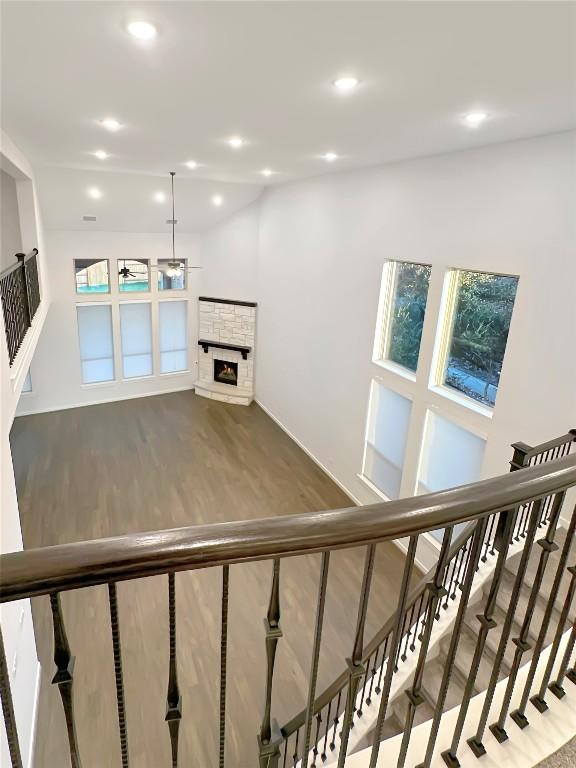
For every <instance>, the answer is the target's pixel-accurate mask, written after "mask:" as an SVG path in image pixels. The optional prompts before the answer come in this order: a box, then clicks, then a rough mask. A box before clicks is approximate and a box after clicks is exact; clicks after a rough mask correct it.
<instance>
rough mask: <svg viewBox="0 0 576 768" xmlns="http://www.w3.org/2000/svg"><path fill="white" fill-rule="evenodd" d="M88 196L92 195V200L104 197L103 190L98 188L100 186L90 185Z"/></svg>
mask: <svg viewBox="0 0 576 768" xmlns="http://www.w3.org/2000/svg"><path fill="white" fill-rule="evenodd" d="M88 197H91V198H92V200H100V198H101V197H102V192H101V191H100V190H99V189H98V187H90V189H88Z"/></svg>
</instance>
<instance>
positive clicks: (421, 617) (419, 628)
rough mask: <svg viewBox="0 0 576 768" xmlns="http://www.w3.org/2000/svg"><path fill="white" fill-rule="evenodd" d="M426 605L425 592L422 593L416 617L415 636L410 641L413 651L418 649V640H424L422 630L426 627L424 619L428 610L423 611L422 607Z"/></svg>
mask: <svg viewBox="0 0 576 768" xmlns="http://www.w3.org/2000/svg"><path fill="white" fill-rule="evenodd" d="M423 606H424V593H422V594H421V595H420V599H419V600H418V612H417V615H418V618H417V619H416V626H415V627H414V637H413V638H412V642H411V643H410V650H411V651H412V653H414V651H415V650H416V640H422V637H421V635H422V630H423V628H424V624H423V621H424V620H425V615H426V611H423V610H422V608H423ZM421 625H422V626H421Z"/></svg>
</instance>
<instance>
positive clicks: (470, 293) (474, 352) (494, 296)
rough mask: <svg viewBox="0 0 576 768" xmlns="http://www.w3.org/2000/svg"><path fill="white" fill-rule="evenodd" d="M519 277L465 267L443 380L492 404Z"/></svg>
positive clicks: (459, 287) (473, 396) (459, 283)
mask: <svg viewBox="0 0 576 768" xmlns="http://www.w3.org/2000/svg"><path fill="white" fill-rule="evenodd" d="M517 287H518V278H517V277H510V276H507V275H490V274H486V273H483V272H467V271H460V272H458V275H457V286H456V288H457V293H456V304H455V308H454V317H453V325H452V334H451V339H450V346H449V351H448V360H447V365H446V370H445V375H444V382H445V383H446V384H448V386H450V387H453V388H454V389H457V390H459V391H460V392H463V393H464V394H465V395H467V396H468V397H472V398H473V399H474V400H478V401H479V402H482V403H485V404H487V405H490V406H493V405H494V403H495V401H496V392H497V390H498V383H499V381H500V371H501V368H502V361H503V360H504V352H505V350H506V342H507V340H508V331H509V328H510V320H511V318H512V309H513V307H514V299H515V298H516V289H517Z"/></svg>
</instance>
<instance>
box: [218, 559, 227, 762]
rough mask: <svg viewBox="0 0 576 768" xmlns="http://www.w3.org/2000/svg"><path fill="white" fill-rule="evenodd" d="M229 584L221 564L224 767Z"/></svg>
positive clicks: (221, 758)
mask: <svg viewBox="0 0 576 768" xmlns="http://www.w3.org/2000/svg"><path fill="white" fill-rule="evenodd" d="M229 584H230V566H229V565H224V566H222V617H221V627H220V740H219V762H218V765H219V766H220V768H224V758H225V753H226V663H227V656H228V592H229Z"/></svg>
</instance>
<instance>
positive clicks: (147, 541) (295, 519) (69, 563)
mask: <svg viewBox="0 0 576 768" xmlns="http://www.w3.org/2000/svg"><path fill="white" fill-rule="evenodd" d="M575 439H576V433H575V432H570V433H568V434H567V435H564V436H562V437H560V438H558V439H557V440H555V441H552V442H551V443H546V444H545V445H543V446H538V447H536V448H532V447H530V446H526V445H525V444H515V446H514V449H515V454H514V458H513V462H512V468H513V469H514V470H519V471H513V472H512V473H509V474H507V475H503V476H501V477H496V478H493V479H489V480H484V481H482V482H479V483H474V484H472V485H467V486H463V487H461V488H455V489H451V490H447V491H442V492H439V493H432V494H428V495H425V496H419V497H416V498H408V499H402V500H399V501H393V502H388V503H382V504H375V505H371V506H364V507H355V508H353V509H341V510H331V511H327V512H319V513H309V514H301V515H295V516H287V517H275V518H268V519H259V520H248V521H243V522H228V523H220V524H213V525H201V526H192V527H187V528H179V529H174V530H167V531H156V532H152V533H142V534H135V535H125V536H119V537H115V538H110V539H101V540H96V541H84V542H78V543H72V544H65V545H58V546H52V547H45V548H42V549H36V550H27V551H23V552H17V553H10V554H5V555H2V556H0V603H5V602H10V601H14V600H20V599H23V598H29V597H38V596H46V597H48V598H49V601H50V607H51V616H52V624H53V632H54V663H55V667H56V671H55V675H54V678H53V680H52V682H53V683H54V684H55V685H57V687H58V689H59V692H60V694H61V698H62V705H63V710H64V716H65V722H66V727H67V737H68V746H69V756H70V765H71V766H72V768H80V765H81V758H80V749H79V743H78V739H77V735H76V725H75V714H74V698H75V697H74V692H73V683H74V679H73V678H74V657H73V655H72V650H73V649H71V647H70V644H69V641H68V637H67V632H66V627H65V621H64V614H63V611H62V606H61V597H60V596H61V593H62V592H66V591H69V590H77V589H83V588H86V587H94V586H97V585H104V584H105V585H107V588H108V602H109V609H110V632H111V637H112V650H113V654H114V670H115V679H116V697H117V702H116V703H117V712H118V739H119V745H120V753H121V761H122V766H123V768H127V766H129V762H130V754H129V750H128V725H127V723H128V720H127V718H126V705H125V696H124V679H123V666H122V644H121V641H120V624H121V616H120V613H119V606H118V600H117V593H116V584H117V582H119V581H124V580H133V579H140V578H143V577H146V576H153V575H160V574H163V575H165V577H166V594H167V601H168V616H169V643H168V648H167V649H166V650H167V653H166V665H165V674H166V679H167V682H168V686H167V697H166V716H165V720H166V722H167V725H168V729H167V732H166V738H167V739H169V741H170V751H171V763H172V767H173V768H177V766H178V764H179V762H178V759H179V758H178V754H179V729H180V727H183V728H197V727H198V724H197V723H195V722H194V721H190V720H186V719H185V718H184V716H183V709H182V698H183V697H182V691H181V690H180V688H179V685H178V650H177V644H176V585H177V580H178V573H179V572H182V571H191V570H196V569H205V568H221V569H222V582H221V584H222V587H221V601H220V604H219V605H218V606H215V607H214V611H215V614H216V615H217V616H218V621H215V622H214V623H215V624H218V625H219V627H220V632H219V637H217V638H213V639H214V641H216V642H219V643H220V679H219V680H215V681H214V686H215V688H216V690H218V691H219V696H220V718H219V745H218V753H217V755H215V757H216V758H217V760H218V765H219V766H220V767H221V768H222V767H223V766H224V755H225V744H226V741H225V740H226V694H227V676H228V671H227V655H228V654H227V651H228V618H229V617H228V597H229V588H230V565H231V564H242V563H249V562H254V561H269V562H270V566H271V584H270V599H269V605H268V611H267V615H266V617H265V622H264V625H265V633H264V638H263V640H264V643H265V647H266V661H265V663H264V667H263V669H262V676H263V678H264V679H265V681H266V685H265V693H264V697H263V705H262V711H261V727H260V732H259V737H258V749H259V764H260V766H261V768H279V766H280V765H282V766H283V768H285V767H286V766H291V767H292V768H296V766H300V768H305V767H306V766H312V765H318V764H319V763H318V758H320V760H321V761H322V763H324V762H325V761H327V758H328V757H329V756H330V760H331V761H332V760H334V761H336V760H337V765H338V767H339V768H341V766H344V765H345V763H346V758H347V753H348V746H349V739H350V734H351V730H352V728H353V727H354V723H355V721H356V722H357V721H358V718H359V717H362V709H363V708H365V707H370V706H371V703H372V704H374V707H375V710H376V711H375V713H374V714H375V717H374V729H373V731H372V737H371V744H372V752H371V757H370V766H371V768H374V766H376V763H377V760H378V754H379V750H380V748H381V741H382V738H383V733H382V727H383V724H384V721H385V719H386V717H387V715H388V710H389V705H390V703H391V691H392V686H393V681H394V676H395V674H396V672H397V670H398V667H399V665H400V664H401V663H402V662H403V661H404V659H405V658H406V655H407V649H410V651H415V655H414V656H413V659H414V660H415V661H416V666H415V669H414V674H413V678H412V683H411V685H410V686H409V689H408V690H407V691H406V693H407V696H408V701H409V707H408V711H407V715H406V722H405V726H404V730H403V737H402V747H401V750H400V755H399V757H398V761H397V765H398V766H399V767H400V768H401V767H402V766H404V765H405V762H406V755H407V750H408V746H409V743H410V738H411V734H412V730H413V727H414V714H415V710H416V708H417V707H418V706H419V704H421V703H422V701H423V698H422V695H421V686H422V674H423V668H424V664H425V663H426V661H427V658H428V654H429V652H430V650H431V645H430V640H431V634H432V630H433V626H434V624H435V622H436V620H437V618H438V614H439V612H440V611H442V610H443V608H445V607H446V604H448V602H449V601H450V602H453V604H454V605H455V607H456V608H457V614H456V616H455V619H454V624H453V626H452V629H451V635H450V647H449V650H448V652H447V660H446V664H445V667H444V669H443V677H442V681H441V684H440V688H439V692H438V696H437V700H436V702H435V708H434V716H433V720H432V726H431V729H430V735H429V739H428V741H427V744H426V745H425V746H424V753H423V755H422V766H425V768H429V766H430V764H431V760H432V756H433V754H437V753H438V751H439V750H442V757H443V758H444V760H445V762H446V763H447V765H448V766H457V765H458V764H459V762H458V758H457V753H458V751H459V749H460V748H461V747H462V742H463V740H464V739H466V741H467V743H468V746H469V747H470V749H471V750H472V751H473V753H474V754H475V755H476V756H477V757H480V756H481V755H482V754H484V752H485V750H486V749H487V748H488V746H485V745H484V744H483V736H484V732H485V729H486V727H487V724H488V717H489V714H490V704H491V702H492V700H493V696H494V690H495V686H496V684H497V682H498V679H499V673H500V668H501V666H502V662H503V657H504V653H505V652H506V650H507V648H508V647H509V644H511V645H512V646H514V647H515V648H516V650H515V655H514V661H513V665H512V670H511V672H510V676H509V678H508V683H507V686H508V687H507V691H506V696H505V699H504V702H503V704H502V708H501V710H500V712H499V715H498V720H497V721H496V722H494V723H493V724H491V725H490V730H491V731H492V733H493V734H494V735H495V736H496V738H497V739H498V741H502V740H504V739H506V738H507V735H506V732H505V730H504V724H505V722H506V721H507V719H508V716H510V717H511V719H512V721H513V722H514V723H515V724H516V725H517V726H518V727H520V728H524V727H526V725H527V724H528V720H527V718H526V715H525V710H526V708H527V705H528V702H531V703H532V704H533V706H534V707H535V708H536V710H538V711H540V712H542V711H544V710H545V709H546V707H547V704H546V701H545V696H546V695H547V693H548V691H551V692H552V693H553V694H554V695H556V696H563V695H564V689H563V687H562V683H563V681H564V679H565V678H568V679H570V680H576V668H574V665H573V660H572V654H573V651H574V645H575V642H576V624H575V623H574V622H573V621H572V622H571V615H572V610H573V605H572V603H573V598H574V595H575V593H576V563H575V562H572V560H573V557H574V553H573V552H572V553H571V551H570V548H571V544H572V542H573V539H574V531H575V529H576V509H575V510H574V511H573V512H570V511H568V510H566V514H565V516H564V519H566V520H567V524H568V530H567V532H566V537H565V539H564V543H563V544H562V546H561V550H560V552H559V556H558V558H557V560H556V561H553V562H552V564H549V563H548V558H549V555H550V553H551V552H553V551H554V550H555V549H558V545H557V544H556V541H555V540H556V539H557V538H558V537H557V535H556V534H557V528H558V526H559V522H560V516H561V512H562V508H563V504H564V501H565V495H566V491H567V490H568V489H570V488H573V487H576V455H574V454H571V448H572V446H573V445H575ZM462 523H466V524H467V527H466V528H465V529H464V531H463V532H462V534H460V536H458V537H457V538H456V539H455V541H454V542H452V534H453V531H454V527H455V526H456V525H460V524H462ZM442 529H443V537H442V544H441V547H440V550H439V554H438V560H437V562H436V564H435V566H434V567H433V568H432V569H431V570H430V572H429V573H428V575H427V576H426V578H425V579H423V580H422V581H421V582H420V583H419V584H418V586H417V587H416V588H415V589H413V590H410V582H411V577H412V575H413V569H414V561H415V554H416V548H417V545H418V540H419V537H420V535H421V534H423V533H426V532H429V531H439V530H442ZM539 532H541V533H542V538H540V539H539V540H538V541H536V536H537V534H538V533H539ZM404 538H408V539H409V545H408V551H407V555H406V559H405V563H404V570H403V576H402V581H401V587H400V590H399V592H398V595H397V608H396V610H395V612H394V614H393V615H392V617H391V618H390V620H389V621H388V622H387V623H386V624H385V625H384V626H383V627H382V629H381V630H380V631H379V632H378V633H377V635H376V637H375V638H373V640H372V641H370V642H369V643H368V644H366V645H365V643H364V633H365V626H366V618H367V607H368V601H369V597H370V591H371V582H372V573H373V567H374V558H375V549H376V546H377V544H378V543H379V542H382V541H392V540H397V539H404ZM515 541H516V542H517V546H518V547H519V549H520V551H521V553H522V554H521V559H520V564H519V565H518V568H517V572H516V576H515V581H514V587H513V590H512V595H511V599H510V606H509V610H508V612H507V614H506V618H505V619H504V623H503V624H502V627H501V635H500V640H499V647H498V653H497V655H496V658H495V660H494V662H493V663H492V664H493V666H492V672H491V675H492V677H491V682H490V687H489V688H488V689H487V690H486V700H485V705H484V709H483V711H482V714H481V716H480V720H479V722H476V721H474V720H473V719H472V718H471V717H470V714H469V705H470V701H471V697H472V695H473V686H474V682H475V678H476V674H477V672H478V666H479V664H480V661H481V660H482V657H483V651H484V648H485V644H486V641H487V636H488V634H489V632H491V631H492V630H493V629H494V628H495V627H496V626H497V622H496V621H495V618H494V608H495V596H496V594H497V593H498V591H499V589H500V585H501V582H502V578H503V570H504V565H505V563H506V560H507V558H508V555H509V552H510V550H511V548H512V546H513V542H515ZM536 545H539V546H536ZM352 547H362V548H363V549H364V552H365V559H364V575H363V579H362V584H361V588H360V593H359V596H358V610H357V622H356V628H355V633H354V641H353V646H352V648H351V651H350V657H349V658H348V659H346V660H344V659H343V660H342V669H343V672H342V674H341V675H340V677H338V678H337V679H336V680H335V681H334V683H333V684H332V685H331V686H329V688H328V689H327V690H326V691H324V693H322V694H321V695H320V696H318V695H317V693H316V683H317V673H318V664H319V658H320V651H321V642H322V626H323V617H324V608H325V602H326V589H327V581H328V573H329V567H330V554H331V552H332V551H334V550H338V549H341V548H352ZM310 554H316V555H318V557H319V559H320V561H321V562H320V577H319V582H318V592H317V604H316V617H315V622H314V634H313V640H312V649H311V664H310V674H309V677H308V681H307V694H306V700H307V706H306V708H305V709H304V710H303V711H302V712H301V713H300V714H298V715H296V716H295V717H294V718H293V719H292V720H291V721H290V723H288V724H286V725H285V726H284V727H282V728H280V727H279V726H278V725H277V724H276V722H275V720H274V717H273V715H274V712H273V699H272V693H273V687H274V682H275V672H274V671H275V658H276V652H277V648H278V644H279V643H280V642H281V641H282V631H281V628H280V621H281V602H282V601H281V597H282V579H281V563H282V560H283V559H284V558H287V557H298V556H303V555H310ZM530 556H532V557H533V558H536V559H537V561H538V570H537V574H536V577H535V578H534V581H533V583H532V584H531V585H530V587H529V589H530V599H529V600H528V602H527V603H525V602H524V603H523V602H522V600H520V599H519V598H520V590H521V588H522V586H523V583H524V578H525V574H526V568H527V564H528V559H529V558H530ZM490 557H493V558H494V565H493V569H492V573H491V576H490V588H489V592H488V595H487V597H486V599H485V600H483V601H482V602H481V603H478V604H477V609H478V620H479V622H480V624H479V630H478V635H477V640H476V651H475V654H474V660H473V662H472V666H471V669H470V674H469V677H468V683H467V687H466V690H465V692H464V694H463V698H462V700H461V702H460V714H459V718H458V721H457V723H456V725H455V728H454V729H453V731H452V732H451V733H450V736H449V740H448V741H446V740H445V739H444V738H443V739H442V743H440V744H437V743H436V742H437V741H439V740H440V739H439V725H440V721H441V719H442V717H443V713H444V711H445V702H446V694H447V690H448V687H449V685H450V680H451V674H452V669H453V664H454V659H455V655H456V651H457V647H458V643H459V639H460V635H461V632H462V621H463V616H464V612H465V610H466V609H467V607H468V605H469V603H470V598H471V593H472V586H473V582H474V579H475V576H476V572H477V570H478V568H479V565H480V563H481V562H482V561H486V560H487V559H488V558H490ZM571 558H572V560H571ZM547 569H548V570H552V569H553V570H554V576H553V582H552V583H551V585H550V582H551V581H552V580H551V579H547V581H546V584H548V586H547V587H546V589H547V590H548V591H547V592H546V598H545V599H546V601H547V606H548V607H547V609H546V611H545V614H544V617H543V619H542V622H541V626H538V627H537V628H534V627H532V628H531V627H530V625H531V622H533V617H534V603H535V601H536V598H537V596H538V595H539V594H540V595H541V594H542V592H541V590H542V589H544V588H545V580H544V577H545V576H548V574H547ZM561 585H564V589H563V591H562V590H561ZM564 595H565V597H564V599H563V606H562V610H561V613H560V615H559V617H558V616H557V615H556V614H555V613H554V611H553V610H552V608H553V606H554V605H555V604H557V602H558V600H559V599H561V598H562V597H563V596H564ZM215 618H216V617H215ZM253 618H254V621H259V617H257V616H255V617H253ZM571 623H572V626H573V629H572V637H571V639H570V640H569V642H568V645H567V646H566V650H561V642H560V641H561V638H562V636H563V633H564V632H565V631H566V630H567V629H568V628H569V627H570V624H571ZM531 629H536V630H537V638H538V639H537V641H536V646H535V649H534V650H535V653H534V657H533V662H532V666H534V664H535V663H536V662H537V659H538V656H539V655H540V651H541V650H542V648H543V645H544V642H545V638H546V635H547V632H549V631H550V630H553V631H554V641H553V643H552V646H551V652H550V655H549V660H548V665H547V668H546V671H545V674H544V677H543V678H540V679H536V678H535V676H534V670H533V669H531V671H530V675H529V676H528V679H527V680H526V682H525V683H524V682H523V683H522V698H521V700H520V702H519V706H518V707H517V708H516V709H515V710H514V711H512V712H511V711H510V708H511V707H510V705H511V699H512V692H513V689H514V688H515V686H516V688H518V685H519V684H517V683H518V673H519V669H520V665H521V662H522V660H523V658H522V657H523V654H524V652H525V651H526V650H527V648H529V647H530V646H529V644H528V642H527V639H528V632H529V630H531ZM515 632H518V636H517V637H516V636H514V633H515ZM234 676H235V679H236V681H237V678H239V677H241V676H242V669H241V668H237V669H235V670H234ZM0 693H1V697H2V706H3V712H4V720H5V725H6V731H7V737H8V744H9V747H10V754H11V758H12V766H13V768H21V766H22V760H21V756H20V749H19V744H18V734H17V730H16V721H15V718H14V710H13V705H12V697H11V693H10V683H9V675H8V669H7V664H6V658H5V654H4V651H3V646H2V642H1V633H0ZM376 694H377V699H376Z"/></svg>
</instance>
